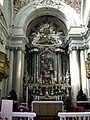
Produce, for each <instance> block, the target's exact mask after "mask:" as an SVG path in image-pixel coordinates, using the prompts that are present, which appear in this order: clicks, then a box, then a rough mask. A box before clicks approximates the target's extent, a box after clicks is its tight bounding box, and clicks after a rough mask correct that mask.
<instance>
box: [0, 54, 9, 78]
mask: <svg viewBox="0 0 90 120" xmlns="http://www.w3.org/2000/svg"><path fill="white" fill-rule="evenodd" d="M8 76H9V63H8V61H7V57H6V54H4V53H2V52H0V80H2V79H4V78H7V77H8Z"/></svg>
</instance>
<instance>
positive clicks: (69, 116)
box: [58, 112, 90, 120]
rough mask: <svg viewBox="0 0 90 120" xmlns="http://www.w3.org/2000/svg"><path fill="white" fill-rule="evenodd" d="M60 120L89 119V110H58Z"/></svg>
mask: <svg viewBox="0 0 90 120" xmlns="http://www.w3.org/2000/svg"><path fill="white" fill-rule="evenodd" d="M58 116H59V117H60V120H90V112H59V113H58Z"/></svg>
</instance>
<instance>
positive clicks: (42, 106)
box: [32, 101, 64, 116]
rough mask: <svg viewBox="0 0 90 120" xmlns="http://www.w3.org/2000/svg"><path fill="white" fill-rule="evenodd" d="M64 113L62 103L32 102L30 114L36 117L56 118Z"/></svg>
mask: <svg viewBox="0 0 90 120" xmlns="http://www.w3.org/2000/svg"><path fill="white" fill-rule="evenodd" d="M62 111H64V107H63V101H33V102H32V112H35V113H36V115H38V116H57V114H58V112H62Z"/></svg>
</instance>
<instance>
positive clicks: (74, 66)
mask: <svg viewBox="0 0 90 120" xmlns="http://www.w3.org/2000/svg"><path fill="white" fill-rule="evenodd" d="M69 57H70V74H71V86H72V88H71V89H72V90H71V91H72V96H73V98H76V95H77V94H78V91H79V89H80V71H79V62H78V51H77V49H72V51H71V52H70V54H69Z"/></svg>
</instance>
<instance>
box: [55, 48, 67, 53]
mask: <svg viewBox="0 0 90 120" xmlns="http://www.w3.org/2000/svg"><path fill="white" fill-rule="evenodd" d="M55 52H56V53H60V52H61V53H64V52H65V50H64V49H63V48H61V47H57V48H55Z"/></svg>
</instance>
